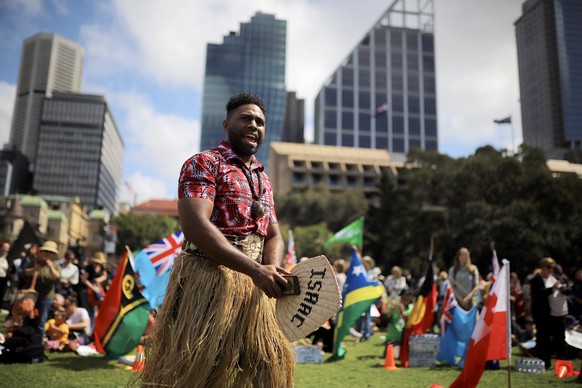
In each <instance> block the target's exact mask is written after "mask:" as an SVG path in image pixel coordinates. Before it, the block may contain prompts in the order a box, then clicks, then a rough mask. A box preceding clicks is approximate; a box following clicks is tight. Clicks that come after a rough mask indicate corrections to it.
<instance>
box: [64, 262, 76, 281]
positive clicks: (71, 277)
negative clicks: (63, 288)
mask: <svg viewBox="0 0 582 388" xmlns="http://www.w3.org/2000/svg"><path fill="white" fill-rule="evenodd" d="M61 280H68V281H69V283H70V284H71V285H73V286H74V285H75V284H77V283H79V268H78V267H77V266H76V265H75V264H73V263H69V265H67V266H64V267H63V268H62V269H61Z"/></svg>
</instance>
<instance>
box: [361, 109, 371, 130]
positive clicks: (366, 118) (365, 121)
mask: <svg viewBox="0 0 582 388" xmlns="http://www.w3.org/2000/svg"><path fill="white" fill-rule="evenodd" d="M358 117H359V124H360V126H359V128H360V131H369V130H370V121H371V120H372V116H370V114H369V113H360V114H359V115H358Z"/></svg>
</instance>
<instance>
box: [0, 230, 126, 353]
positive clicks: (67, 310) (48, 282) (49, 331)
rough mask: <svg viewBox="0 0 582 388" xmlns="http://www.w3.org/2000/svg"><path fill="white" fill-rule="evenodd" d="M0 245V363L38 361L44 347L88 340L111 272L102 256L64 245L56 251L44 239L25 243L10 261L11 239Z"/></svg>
mask: <svg viewBox="0 0 582 388" xmlns="http://www.w3.org/2000/svg"><path fill="white" fill-rule="evenodd" d="M0 247H1V251H0V275H4V276H2V280H1V281H0V302H2V303H1V307H2V309H3V313H5V314H6V317H5V320H4V327H5V331H4V333H0V352H1V354H0V362H5V363H11V362H34V361H41V360H42V354H43V353H44V351H49V352H53V351H76V350H77V349H78V348H79V346H81V345H88V344H89V343H91V335H92V331H93V326H94V323H95V317H96V316H97V314H98V312H99V305H100V303H101V302H102V301H103V298H104V296H105V293H106V291H107V288H108V286H109V281H110V279H111V278H112V275H113V272H114V268H113V267H111V266H110V265H109V264H108V263H107V257H106V255H105V254H104V253H103V252H97V253H95V254H94V255H92V256H91V257H90V258H88V259H86V258H85V257H83V256H81V257H78V256H77V254H76V253H75V252H74V251H73V250H67V251H66V252H65V254H64V255H63V256H61V255H59V251H58V249H57V244H56V243H55V242H53V241H46V242H45V243H44V244H42V245H40V246H39V245H37V244H35V243H30V244H26V245H25V250H24V251H23V252H21V253H20V254H19V255H17V257H16V259H14V260H12V261H11V262H9V261H8V259H7V254H8V252H9V251H10V243H9V242H7V241H4V242H2V244H1V245H0ZM23 345H24V346H23ZM17 353H20V354H17Z"/></svg>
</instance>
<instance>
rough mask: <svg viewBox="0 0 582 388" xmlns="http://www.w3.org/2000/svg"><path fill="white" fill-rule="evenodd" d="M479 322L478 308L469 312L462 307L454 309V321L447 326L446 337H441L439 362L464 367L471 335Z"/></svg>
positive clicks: (474, 307) (475, 307)
mask: <svg viewBox="0 0 582 388" xmlns="http://www.w3.org/2000/svg"><path fill="white" fill-rule="evenodd" d="M476 322H477V306H473V308H472V309H471V310H469V311H465V310H463V309H461V308H460V307H458V306H457V307H454V308H453V319H452V320H451V323H450V324H449V325H447V326H448V327H447V329H446V331H445V335H444V336H443V337H441V344H440V349H439V352H438V354H437V356H436V359H437V361H440V362H446V363H447V364H449V365H455V366H463V365H464V364H465V355H466V354H467V349H468V348H469V341H470V340H471V334H472V333H473V329H474V328H475V323H476Z"/></svg>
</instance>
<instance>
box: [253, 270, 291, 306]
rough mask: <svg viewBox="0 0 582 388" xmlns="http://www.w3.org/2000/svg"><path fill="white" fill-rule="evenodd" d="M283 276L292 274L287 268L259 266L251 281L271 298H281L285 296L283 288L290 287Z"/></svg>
mask: <svg viewBox="0 0 582 388" xmlns="http://www.w3.org/2000/svg"><path fill="white" fill-rule="evenodd" d="M283 275H291V272H289V271H287V270H286V269H285V268H281V267H277V266H275V265H270V264H267V265H261V266H259V267H258V270H257V271H255V272H254V273H253V274H252V276H251V279H253V283H255V285H256V286H257V287H259V288H260V289H261V290H263V292H264V293H265V294H266V295H267V296H268V297H269V298H280V297H281V296H283V289H282V287H287V286H288V285H289V284H288V282H287V279H285V278H284V277H283Z"/></svg>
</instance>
